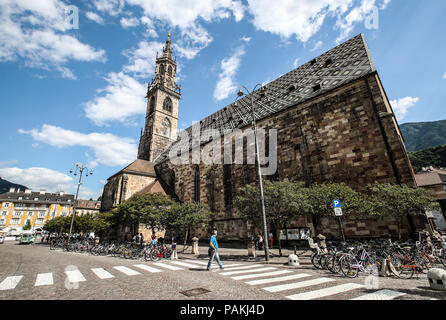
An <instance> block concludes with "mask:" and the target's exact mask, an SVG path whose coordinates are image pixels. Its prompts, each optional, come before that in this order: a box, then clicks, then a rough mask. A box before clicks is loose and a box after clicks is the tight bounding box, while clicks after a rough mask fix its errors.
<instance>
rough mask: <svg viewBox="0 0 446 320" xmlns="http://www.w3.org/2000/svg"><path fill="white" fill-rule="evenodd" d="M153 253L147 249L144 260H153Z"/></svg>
mask: <svg viewBox="0 0 446 320" xmlns="http://www.w3.org/2000/svg"><path fill="white" fill-rule="evenodd" d="M151 254H152V250H146V251H145V252H144V260H145V261H150V260H152V256H151Z"/></svg>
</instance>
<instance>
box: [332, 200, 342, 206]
mask: <svg viewBox="0 0 446 320" xmlns="http://www.w3.org/2000/svg"><path fill="white" fill-rule="evenodd" d="M333 207H335V208H340V207H341V201H340V200H333Z"/></svg>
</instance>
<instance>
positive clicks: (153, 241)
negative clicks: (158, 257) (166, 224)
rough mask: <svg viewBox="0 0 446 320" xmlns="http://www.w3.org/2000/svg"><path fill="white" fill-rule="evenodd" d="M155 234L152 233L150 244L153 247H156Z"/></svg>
mask: <svg viewBox="0 0 446 320" xmlns="http://www.w3.org/2000/svg"><path fill="white" fill-rule="evenodd" d="M156 242H157V241H156V235H155V233H152V245H153V246H154V247H156Z"/></svg>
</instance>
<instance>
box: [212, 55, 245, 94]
mask: <svg viewBox="0 0 446 320" xmlns="http://www.w3.org/2000/svg"><path fill="white" fill-rule="evenodd" d="M244 54H245V50H244V48H243V47H239V48H237V50H236V51H235V53H234V54H233V55H232V56H230V57H228V58H224V59H223V60H222V61H221V70H222V73H220V75H219V76H218V82H217V85H216V87H215V90H214V99H215V100H217V101H220V100H223V99H226V98H227V97H229V95H230V94H231V93H233V92H235V90H236V89H237V87H236V85H235V84H234V77H235V75H236V73H237V70H238V69H239V67H240V63H241V58H242V56H243V55H244Z"/></svg>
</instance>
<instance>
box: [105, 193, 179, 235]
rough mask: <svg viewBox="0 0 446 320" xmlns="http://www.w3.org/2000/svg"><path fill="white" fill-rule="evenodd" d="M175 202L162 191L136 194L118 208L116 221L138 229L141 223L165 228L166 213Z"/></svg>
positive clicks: (153, 227)
mask: <svg viewBox="0 0 446 320" xmlns="http://www.w3.org/2000/svg"><path fill="white" fill-rule="evenodd" d="M174 203H175V202H174V201H173V200H171V199H170V198H169V197H167V196H166V195H164V194H162V193H147V194H142V195H139V194H136V195H134V196H132V197H131V198H130V199H128V200H127V201H125V202H123V203H121V204H120V205H119V206H118V207H117V208H116V211H114V212H115V214H116V221H117V222H118V223H119V224H124V225H128V226H132V227H133V229H136V228H137V226H138V225H139V224H140V223H144V224H145V225H147V226H150V227H151V228H152V231H153V230H154V229H155V228H158V229H161V230H162V229H163V223H162V222H163V221H164V215H166V214H168V210H169V209H170V207H171V206H172V205H173V204H174Z"/></svg>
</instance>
